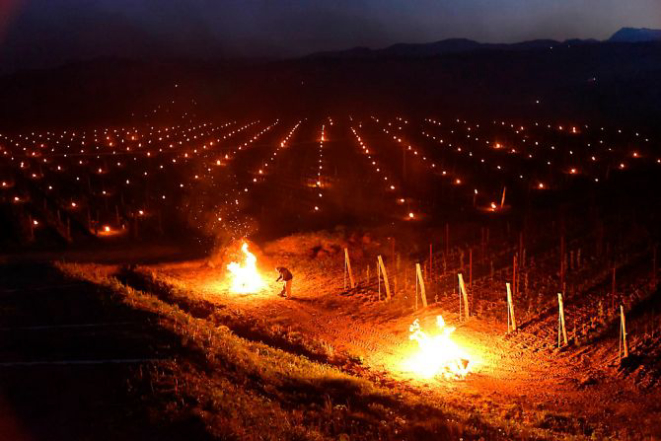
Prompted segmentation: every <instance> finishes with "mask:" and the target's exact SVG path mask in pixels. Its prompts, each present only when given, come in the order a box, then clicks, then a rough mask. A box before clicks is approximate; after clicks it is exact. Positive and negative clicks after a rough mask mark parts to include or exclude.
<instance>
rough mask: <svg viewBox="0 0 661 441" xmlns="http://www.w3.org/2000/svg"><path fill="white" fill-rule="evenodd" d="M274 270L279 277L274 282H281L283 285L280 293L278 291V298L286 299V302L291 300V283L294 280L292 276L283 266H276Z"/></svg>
mask: <svg viewBox="0 0 661 441" xmlns="http://www.w3.org/2000/svg"><path fill="white" fill-rule="evenodd" d="M275 270H276V271H277V272H278V274H280V277H278V279H277V280H276V282H279V281H281V280H282V281H283V282H284V284H283V285H282V291H280V294H279V296H280V297H285V296H286V297H287V300H289V299H291V281H292V279H293V278H294V276H293V275H292V273H291V271H289V270H288V269H287V268H285V267H284V266H278V267H276V268H275Z"/></svg>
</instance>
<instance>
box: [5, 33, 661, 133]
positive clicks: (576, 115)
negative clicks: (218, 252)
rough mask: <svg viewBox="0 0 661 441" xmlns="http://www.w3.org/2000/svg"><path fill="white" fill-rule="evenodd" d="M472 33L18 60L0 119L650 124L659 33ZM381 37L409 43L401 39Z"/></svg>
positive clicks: (660, 109) (654, 112)
mask: <svg viewBox="0 0 661 441" xmlns="http://www.w3.org/2000/svg"><path fill="white" fill-rule="evenodd" d="M469 44H470V43H466V42H465V41H459V42H458V41H453V42H452V43H451V44H450V43H446V44H441V45H440V46H441V47H442V48H443V50H446V51H449V52H446V53H445V54H442V55H438V56H424V55H417V56H383V57H382V56H376V55H374V53H375V52H376V51H371V50H369V49H365V48H356V49H354V50H352V51H347V52H344V54H345V55H346V54H347V53H350V54H353V56H347V57H346V58H336V57H320V58H310V57H307V58H305V59H293V60H284V61H277V62H260V63H257V62H255V63H243V64H242V63H238V62H237V61H233V62H229V61H227V62H217V61H204V62H200V61H197V62H195V61H191V60H170V61H167V62H166V61H163V62H156V61H148V60H142V61H129V60H121V59H113V58H108V59H102V60H97V61H96V62H81V63H74V64H69V65H67V66H63V67H61V68H57V69H44V70H33V71H22V72H16V73H14V74H11V75H5V76H0V102H2V103H3V105H2V106H0V131H2V130H3V129H8V128H10V127H11V128H16V127H19V126H23V127H26V128H34V127H36V126H37V127H39V126H47V127H49V126H60V127H68V126H80V125H81V124H97V123H102V124H111V123H131V124H133V123H136V124H137V123H140V122H150V123H151V122H155V123H159V124H163V123H164V122H165V121H168V123H169V122H170V121H171V122H172V123H175V121H180V120H181V118H182V116H184V115H188V117H190V116H191V115H196V116H198V117H201V118H213V119H217V118H219V117H221V116H222V115H231V117H232V118H235V119H236V118H241V117H242V115H243V116H245V117H249V118H256V117H260V116H262V115H269V114H272V113H273V112H277V113H278V114H279V115H291V116H296V117H300V116H306V117H309V116H328V115H346V114H347V113H350V114H353V115H356V116H360V115H365V114H367V115H369V114H371V112H374V111H377V112H380V113H391V114H398V112H405V113H406V112H408V113H411V112H413V113H415V114H416V115H421V116H425V115H426V116H429V115H436V116H442V115H446V116H448V117H459V116H462V115H465V116H466V117H470V118H493V117H494V116H496V117H498V118H503V119H507V118H516V117H521V116H525V117H526V118H539V119H540V120H545V121H572V122H576V121H586V122H591V123H597V122H600V123H603V124H609V125H615V126H617V127H623V126H630V127H636V128H642V127H650V128H654V130H658V120H659V115H661V83H659V81H658V79H659V78H660V77H661V44H636V43H610V42H603V43H595V42H583V41H579V42H573V41H572V42H563V43H558V42H550V41H535V42H527V43H522V44H518V45H504V46H500V47H498V46H494V45H490V46H485V45H480V46H476V48H475V49H474V50H459V49H457V48H458V47H468V45H469ZM478 44H479V43H478ZM551 45H553V46H552V47H553V50H550V47H551ZM432 46H433V45H432ZM451 47H452V48H453V49H450V48H451ZM387 49H388V50H389V51H391V52H390V53H392V54H396V53H402V52H403V53H411V51H412V49H411V48H410V47H407V46H406V45H397V46H394V47H391V48H387ZM428 49H429V46H427V47H426V48H424V49H422V48H419V47H418V48H415V51H417V52H416V53H417V54H425V53H428V52H425V51H426V50H428ZM433 49H434V50H439V47H436V48H433ZM429 50H431V49H429ZM432 53H435V52H433V51H432ZM365 54H368V55H367V56H365ZM317 114H318V115H317Z"/></svg>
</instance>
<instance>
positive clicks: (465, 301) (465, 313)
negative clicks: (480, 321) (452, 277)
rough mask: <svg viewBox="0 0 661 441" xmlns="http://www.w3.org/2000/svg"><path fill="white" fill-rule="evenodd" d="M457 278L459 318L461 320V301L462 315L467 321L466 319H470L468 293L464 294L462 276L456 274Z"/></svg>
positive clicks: (464, 287)
mask: <svg viewBox="0 0 661 441" xmlns="http://www.w3.org/2000/svg"><path fill="white" fill-rule="evenodd" d="M457 276H458V277H459V291H460V293H459V318H461V301H462V299H463V303H464V315H465V317H466V319H468V317H470V312H469V308H468V293H467V292H466V285H465V284H464V276H463V275H462V274H461V273H459V274H457Z"/></svg>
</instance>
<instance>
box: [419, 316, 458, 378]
mask: <svg viewBox="0 0 661 441" xmlns="http://www.w3.org/2000/svg"><path fill="white" fill-rule="evenodd" d="M436 325H437V326H438V328H439V330H440V333H439V334H437V335H434V336H430V335H428V334H427V333H425V332H424V331H423V330H422V327H421V326H420V323H419V322H418V319H416V320H415V321H414V322H413V323H412V324H411V326H410V328H409V331H410V332H411V335H410V337H409V338H410V339H411V340H415V341H416V342H417V343H418V351H417V352H416V353H415V355H413V356H412V357H411V358H409V359H408V360H407V362H406V367H407V370H408V371H412V372H415V374H416V375H417V376H419V377H421V378H425V379H429V378H433V377H435V376H438V375H440V376H443V377H445V378H450V379H459V378H464V377H465V376H466V375H467V374H468V372H469V371H470V359H469V357H468V355H467V354H466V352H465V351H463V350H462V349H461V348H460V347H459V345H457V343H456V342H454V341H453V340H452V333H453V332H454V331H455V328H454V327H453V326H446V324H445V320H443V317H442V316H440V315H439V316H437V317H436Z"/></svg>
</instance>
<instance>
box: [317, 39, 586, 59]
mask: <svg viewBox="0 0 661 441" xmlns="http://www.w3.org/2000/svg"><path fill="white" fill-rule="evenodd" d="M592 43H596V40H578V39H573V40H567V41H565V42H560V41H556V40H530V41H523V42H520V43H512V44H497V43H480V42H477V41H474V40H468V39H465V38H451V39H448V40H441V41H436V42H433V43H419V44H417V43H398V44H394V45H392V46H388V47H386V48H383V49H368V48H365V47H359V48H353V49H349V50H341V51H326V52H317V53H314V54H311V55H308V56H307V57H305V58H311V59H322V58H329V59H332V58H335V59H351V58H365V59H369V58H426V57H437V56H441V55H448V54H457V53H462V52H471V51H477V50H500V51H508V50H510V51H521V50H531V49H548V48H551V47H557V46H561V45H570V44H571V45H580V44H592Z"/></svg>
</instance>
